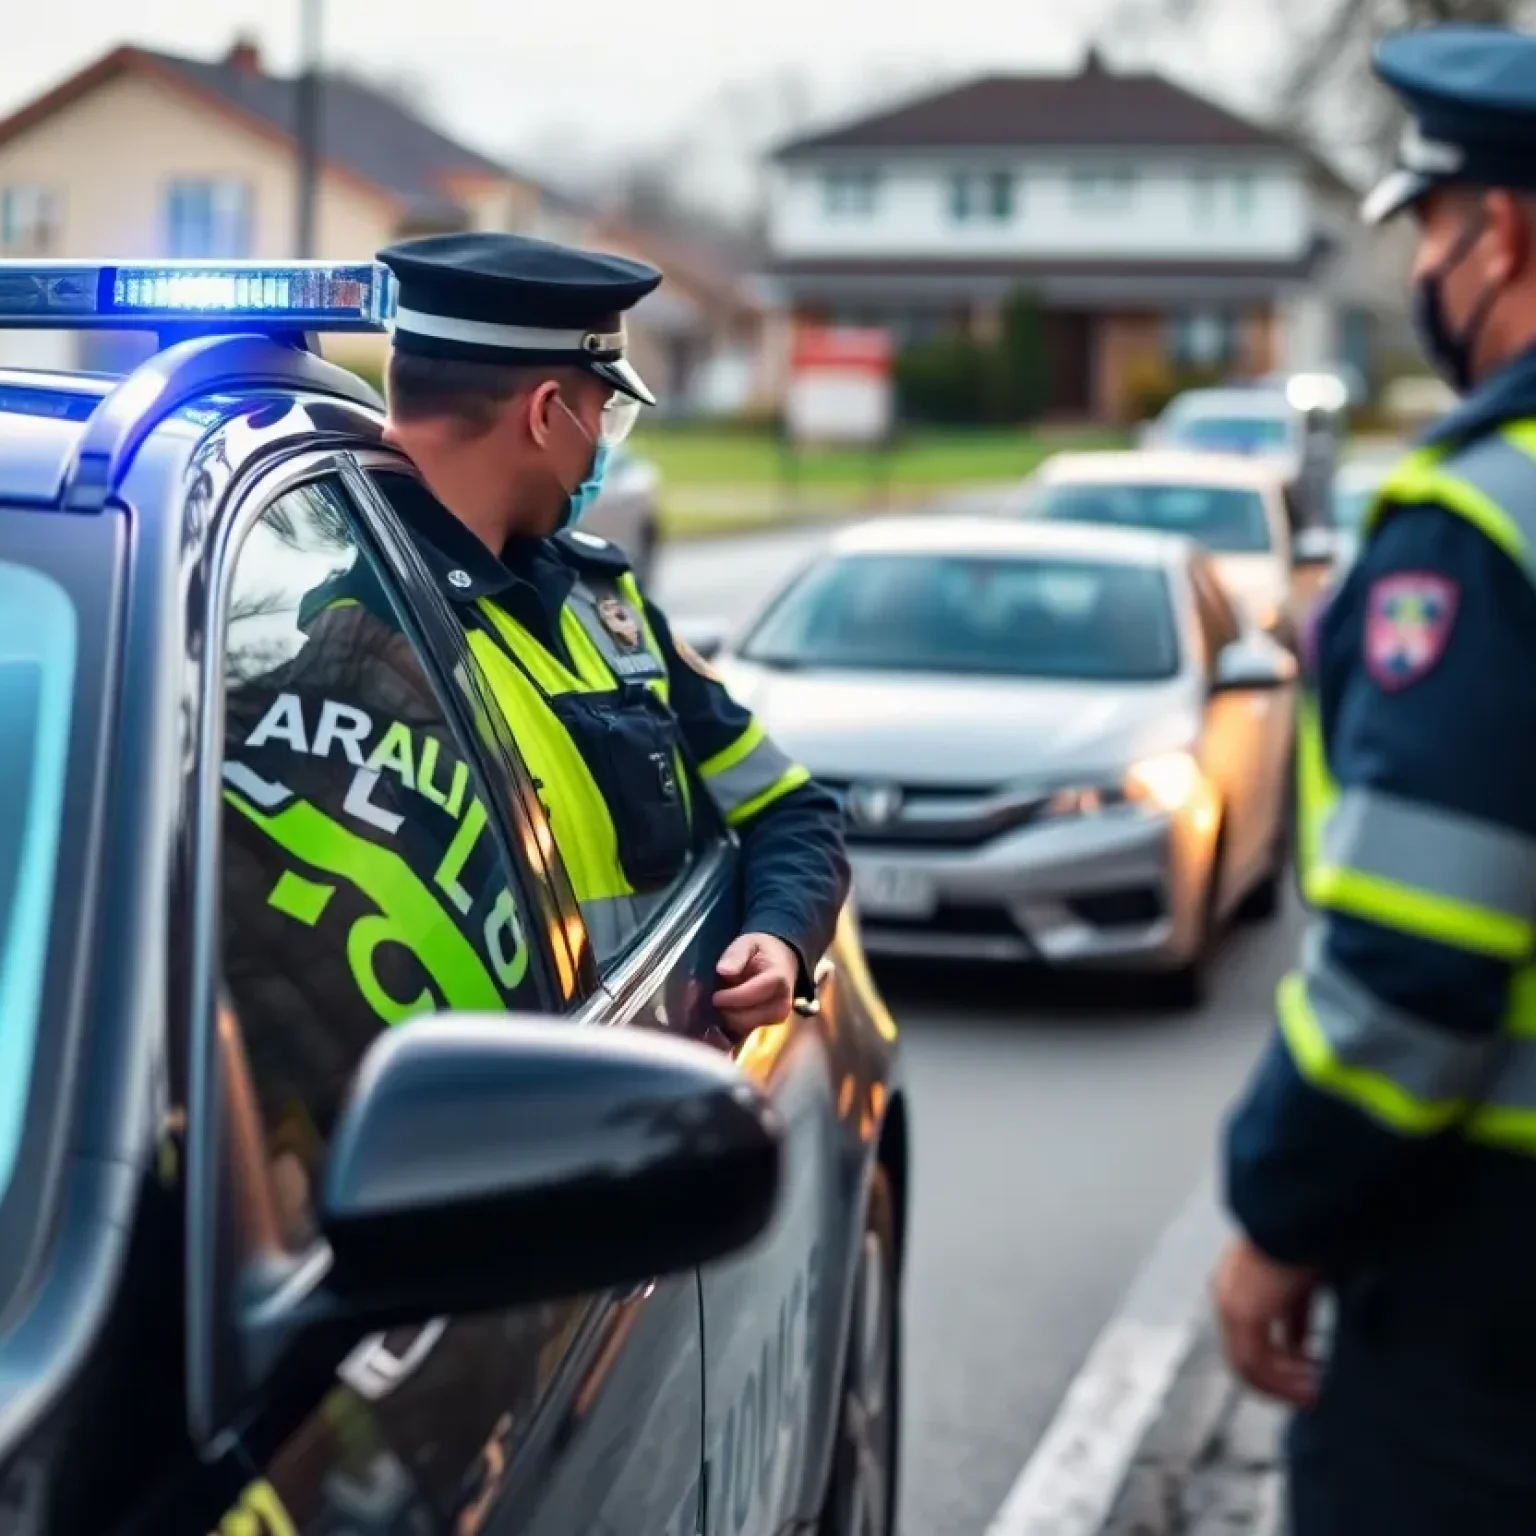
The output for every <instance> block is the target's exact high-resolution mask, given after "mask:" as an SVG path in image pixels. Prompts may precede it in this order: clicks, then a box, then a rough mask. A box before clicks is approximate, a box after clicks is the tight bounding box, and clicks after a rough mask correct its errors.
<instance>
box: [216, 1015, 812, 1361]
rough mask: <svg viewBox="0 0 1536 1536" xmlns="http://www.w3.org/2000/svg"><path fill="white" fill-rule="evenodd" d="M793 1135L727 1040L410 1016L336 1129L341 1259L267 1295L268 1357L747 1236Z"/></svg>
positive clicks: (570, 1289) (630, 1274)
mask: <svg viewBox="0 0 1536 1536" xmlns="http://www.w3.org/2000/svg"><path fill="white" fill-rule="evenodd" d="M781 1142H782V1130H781V1127H780V1124H779V1121H778V1118H777V1116H776V1114H775V1112H774V1111H773V1109H772V1107H771V1106H770V1105H769V1104H768V1102H767V1100H766V1099H764V1098H763V1097H762V1095H761V1094H759V1093H758V1091H757V1090H756V1089H755V1088H753V1087H752V1086H751V1085H750V1084H749V1083H748V1082H747V1081H746V1079H745V1078H743V1077H742V1076H741V1075H740V1074H739V1073H738V1071H737V1070H736V1068H735V1066H734V1064H733V1063H732V1062H731V1061H730V1060H729V1058H727V1057H726V1056H724V1055H722V1054H720V1053H718V1052H715V1051H713V1050H711V1049H709V1048H708V1047H706V1046H702V1045H698V1044H695V1043H692V1042H689V1041H683V1040H677V1039H673V1038H670V1037H668V1036H665V1035H660V1034H657V1033H654V1032H649V1031H643V1030H638V1029H636V1030H629V1029H613V1028H603V1027H600V1026H593V1025H588V1026H583V1025H578V1024H572V1023H568V1022H561V1021H555V1020H550V1021H532V1022H529V1021H525V1020H517V1019H512V1018H508V1017H506V1016H486V1017H478V1016H473V1015H451V1016H449V1015H444V1016H442V1017H439V1018H434V1019H425V1020H421V1021H419V1022H415V1023H410V1024H405V1025H401V1026H399V1027H397V1028H395V1029H393V1030H391V1031H389V1032H388V1033H387V1034H384V1035H382V1036H380V1038H379V1039H378V1040H377V1041H376V1042H375V1044H374V1046H373V1048H372V1049H371V1050H370V1051H369V1053H368V1055H367V1057H366V1058H365V1060H364V1062H363V1065H362V1068H361V1070H360V1072H359V1074H358V1077H357V1080H356V1083H355V1085H354V1087H353V1091H352V1096H351V1098H350V1100H349V1101H348V1103H347V1105H346V1108H345V1109H344V1110H343V1112H342V1115H341V1117H340V1120H339V1122H338V1124H337V1127H336V1130H335V1132H334V1134H333V1136H332V1139H331V1150H330V1154H329V1157H328V1159H327V1162H326V1166H325V1170H324V1178H323V1186H322V1190H321V1194H320V1201H319V1205H320V1210H319V1220H320V1228H321V1231H322V1233H323V1236H324V1239H325V1244H326V1246H327V1247H328V1250H329V1253H328V1263H326V1264H315V1263H308V1264H305V1263H303V1262H301V1264H300V1266H299V1267H298V1269H297V1270H296V1271H295V1272H293V1273H290V1274H289V1275H288V1276H287V1277H286V1278H285V1279H282V1281H281V1283H280V1284H277V1285H276V1286H275V1288H274V1289H273V1290H272V1291H271V1293H270V1294H268V1295H267V1296H266V1297H265V1298H264V1299H253V1302H252V1305H251V1307H250V1309H249V1310H248V1313H247V1327H246V1335H247V1336H246V1339H245V1345H246V1352H247V1357H248V1359H249V1360H251V1362H252V1363H253V1364H254V1365H257V1366H262V1365H264V1366H265V1367H266V1369H268V1370H272V1369H277V1370H281V1369H282V1367H283V1366H284V1365H285V1364H286V1365H288V1366H289V1367H290V1371H291V1372H292V1373H293V1374H295V1375H299V1376H312V1375H313V1374H314V1371H315V1369H316V1368H317V1367H321V1368H323V1362H329V1361H330V1360H331V1357H332V1356H335V1355H336V1354H337V1351H338V1349H339V1350H340V1351H342V1352H345V1350H347V1349H349V1348H350V1347H351V1346H352V1345H353V1344H355V1343H356V1341H357V1340H358V1339H359V1338H361V1337H362V1336H363V1335H365V1334H367V1333H372V1332H376V1331H380V1330H383V1329H388V1328H391V1327H396V1326H400V1325H403V1324H411V1323H421V1322H426V1321H428V1320H430V1319H432V1318H437V1317H449V1316H454V1315H458V1314H463V1313H473V1312H484V1311H492V1310H499V1309H502V1308H506V1307H513V1306H519V1305H525V1304H528V1303H532V1302H536V1301H548V1300H553V1299H555V1298H559V1297H565V1296H574V1295H579V1294H582V1293H584V1292H588V1291H601V1290H607V1289H610V1288H614V1287H620V1286H630V1285H636V1284H639V1283H641V1282H643V1281H646V1280H649V1279H653V1278H655V1277H656V1276H658V1275H667V1274H675V1273H679V1272H681V1271H684V1270H688V1269H691V1268H693V1267H695V1266H696V1265H700V1264H706V1263H709V1262H710V1261H712V1260H714V1259H718V1258H721V1257H723V1256H725V1255H727V1254H731V1253H735V1252H738V1251H739V1250H740V1249H742V1248H745V1247H746V1246H747V1245H749V1244H750V1243H751V1242H753V1241H754V1239H756V1238H757V1237H758V1236H760V1235H761V1234H762V1232H763V1231H764V1230H765V1229H766V1227H767V1226H768V1223H769V1222H770V1221H771V1220H772V1219H773V1216H774V1214H775V1211H776V1209H777V1204H778V1195H779V1181H780V1159H781ZM305 1274H309V1275H311V1277H312V1279H311V1283H310V1284H309V1285H308V1286H304V1285H302V1284H301V1283H299V1282H300V1277H301V1276H303V1275H305ZM275 1278H276V1277H275ZM338 1358H339V1356H338Z"/></svg>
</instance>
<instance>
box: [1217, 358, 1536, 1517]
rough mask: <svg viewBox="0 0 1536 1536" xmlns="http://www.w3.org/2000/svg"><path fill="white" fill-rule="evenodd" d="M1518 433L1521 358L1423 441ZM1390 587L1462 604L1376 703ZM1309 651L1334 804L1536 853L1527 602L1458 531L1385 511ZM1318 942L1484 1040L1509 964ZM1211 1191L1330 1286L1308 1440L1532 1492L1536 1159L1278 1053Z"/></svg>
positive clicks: (1496, 556)
mask: <svg viewBox="0 0 1536 1536" xmlns="http://www.w3.org/2000/svg"><path fill="white" fill-rule="evenodd" d="M1522 418H1536V351H1532V352H1530V353H1527V354H1525V355H1524V356H1523V357H1522V358H1520V359H1518V360H1516V361H1515V362H1514V363H1512V364H1511V365H1510V366H1509V367H1507V368H1506V369H1504V370H1503V371H1502V372H1501V373H1500V374H1499V375H1497V376H1496V377H1495V378H1493V379H1491V380H1490V381H1489V382H1488V383H1487V384H1486V385H1485V386H1484V387H1483V388H1482V389H1481V390H1479V391H1478V392H1476V393H1475V394H1474V395H1473V396H1471V397H1469V399H1468V400H1467V401H1466V402H1465V403H1464V404H1463V405H1462V406H1461V407H1460V408H1459V409H1458V410H1457V411H1455V412H1454V413H1453V414H1452V415H1451V416H1449V417H1447V418H1446V419H1445V420H1444V421H1443V422H1441V423H1440V424H1439V425H1438V426H1437V427H1436V428H1435V429H1434V430H1433V431H1432V432H1431V433H1429V434H1427V436H1426V439H1425V440H1426V441H1427V442H1436V443H1451V442H1456V443H1461V442H1468V441H1471V440H1474V439H1476V438H1478V437H1480V436H1482V435H1483V434H1485V433H1488V432H1490V431H1492V430H1494V429H1496V428H1497V427H1498V426H1499V425H1500V424H1502V423H1504V422H1506V421H1509V420H1513V419H1522ZM1398 573H1414V574H1419V573H1433V574H1435V575H1437V576H1441V577H1445V578H1448V579H1449V580H1450V581H1452V582H1454V583H1455V584H1456V587H1457V588H1458V589H1459V593H1460V601H1459V603H1458V605H1457V608H1456V613H1455V618H1454V622H1453V627H1452V628H1451V631H1450V633H1449V637H1448V639H1447V640H1446V642H1445V646H1444V650H1443V653H1442V654H1441V655H1440V656H1439V658H1438V660H1437V661H1436V662H1435V663H1434V665H1433V666H1432V667H1430V669H1429V670H1428V671H1427V672H1426V673H1425V674H1424V675H1423V676H1421V677H1418V678H1417V679H1416V680H1414V681H1412V682H1411V683H1410V684H1408V685H1407V686H1404V687H1400V688H1391V689H1387V688H1383V687H1380V686H1378V684H1377V683H1376V682H1375V681H1374V680H1373V678H1372V676H1371V675H1370V672H1369V671H1368V669H1367V668H1366V666H1365V664H1364V662H1363V659H1362V651H1363V646H1364V636H1365V623H1366V604H1367V597H1368V594H1369V593H1370V591H1371V589H1372V587H1373V586H1374V585H1375V583H1376V582H1378V581H1379V580H1380V579H1381V578H1382V577H1385V576H1390V575H1394V574H1398ZM1311 650H1312V655H1311V657H1310V658H1309V666H1310V669H1311V671H1312V673H1313V679H1314V682H1315V684H1316V687H1317V692H1318V699H1319V706H1320V710H1321V715H1322V727H1323V734H1324V737H1325V740H1326V741H1327V744H1328V755H1329V764H1330V767H1331V769H1332V771H1333V774H1334V777H1335V778H1336V779H1337V781H1338V782H1339V784H1340V786H1341V787H1344V788H1348V787H1349V786H1351V785H1356V786H1362V787H1366V788H1370V789H1373V790H1377V791H1381V792H1385V793H1388V794H1392V795H1398V796H1402V797H1404V798H1405V799H1410V800H1413V801H1417V802H1420V803H1423V804H1427V805H1431V806H1437V807H1441V808H1444V809H1445V810H1447V811H1452V812H1458V811H1459V812H1462V813H1465V814H1467V815H1472V816H1476V817H1477V818H1479V819H1480V820H1481V821H1483V822H1489V823H1494V824H1498V825H1501V826H1505V827H1508V828H1509V829H1511V831H1513V832H1516V833H1519V834H1523V835H1524V836H1526V837H1531V838H1536V591H1533V588H1532V585H1531V582H1530V580H1529V578H1528V577H1527V576H1526V575H1525V574H1523V573H1522V572H1521V571H1520V570H1519V569H1518V568H1517V566H1516V565H1515V563H1514V561H1513V560H1512V559H1511V558H1510V557H1509V556H1508V555H1506V554H1505V553H1503V552H1502V551H1501V550H1499V549H1498V548H1497V547H1495V545H1494V544H1493V543H1492V542H1491V541H1490V540H1489V539H1488V538H1486V537H1485V536H1484V535H1483V534H1482V533H1480V532H1479V531H1478V530H1477V529H1476V528H1474V527H1473V526H1472V525H1471V524H1470V523H1469V522H1468V521H1467V520H1466V519H1464V518H1463V517H1461V516H1459V515H1456V514H1455V513H1452V512H1450V511H1448V510H1446V509H1444V508H1442V507H1438V506H1434V505H1427V506H1415V507H1408V508H1403V509H1401V510H1396V511H1394V512H1393V513H1392V514H1391V515H1390V516H1389V517H1388V518H1387V520H1386V521H1385V523H1384V525H1383V526H1382V527H1381V528H1380V529H1379V530H1378V532H1377V533H1376V535H1375V536H1374V537H1373V538H1371V539H1370V540H1369V541H1368V542H1367V543H1366V545H1365V547H1364V550H1363V552H1362V554H1361V557H1360V559H1359V561H1358V562H1357V564H1356V566H1355V567H1354V569H1353V570H1352V571H1351V572H1350V573H1349V574H1348V576H1347V578H1346V579H1345V581H1344V582H1343V584H1342V586H1341V587H1340V589H1339V590H1338V592H1337V593H1336V594H1335V595H1334V597H1333V599H1332V600H1331V602H1329V604H1328V606H1327V608H1326V610H1325V612H1324V613H1323V615H1322V617H1321V620H1320V622H1319V624H1318V626H1317V629H1316V631H1315V637H1314V641H1313V644H1312V647H1311ZM1314 937H1315V939H1316V940H1317V941H1319V942H1321V944H1322V945H1323V947H1324V953H1325V955H1326V958H1327V959H1328V961H1330V962H1331V963H1332V965H1333V966H1334V967H1335V968H1336V969H1338V970H1340V971H1342V972H1345V973H1347V974H1348V975H1349V976H1350V977H1352V978H1354V979H1355V980H1357V981H1358V982H1359V983H1360V984H1361V985H1363V986H1364V987H1365V988H1366V989H1367V990H1368V991H1369V992H1370V993H1372V994H1374V996H1375V997H1376V998H1378V999H1380V1000H1381V1001H1382V1002H1384V1003H1386V1004H1388V1005H1396V1006H1398V1007H1400V1008H1401V1009H1402V1010H1403V1011H1404V1012H1406V1013H1410V1014H1412V1015H1413V1016H1415V1017H1416V1018H1418V1019H1420V1020H1422V1021H1424V1022H1425V1023H1427V1024H1429V1025H1431V1026H1434V1027H1438V1028H1440V1029H1443V1030H1446V1031H1450V1032H1454V1033H1462V1032H1465V1033H1468V1034H1475V1035H1485V1036H1486V1035H1492V1034H1494V1033H1496V1032H1498V1031H1499V1030H1500V1028H1501V1025H1502V1023H1503V1020H1504V1018H1505V1015H1506V1011H1507V1009H1508V1006H1509V992H1510V980H1511V976H1512V972H1513V967H1512V966H1511V965H1510V964H1509V963H1507V962H1505V961H1502V960H1498V959H1493V958H1489V957H1487V956H1482V955H1477V954H1472V953H1469V952H1467V951H1463V950H1460V949H1453V948H1450V947H1448V946H1445V945H1442V944H1439V943H1436V942H1433V941H1431V940H1428V939H1425V938H1419V937H1414V936H1411V935H1408V934H1405V933H1402V932H1399V931H1396V930H1391V929H1388V928H1385V927H1381V926H1378V925H1376V924H1374V923H1371V922H1367V921H1364V920H1360V919H1357V918H1352V917H1347V916H1343V915H1340V914H1337V913H1332V912H1330V913H1327V914H1325V915H1323V916H1322V917H1321V919H1320V931H1319V932H1318V933H1317V934H1316V935H1315V936H1314ZM1226 1187H1227V1197H1228V1201H1229V1204H1230V1207H1231V1210H1232V1212H1233V1213H1234V1215H1235V1216H1236V1218H1237V1220H1238V1222H1239V1223H1240V1224H1241V1226H1242V1227H1243V1228H1244V1230H1245V1231H1246V1232H1247V1233H1248V1235H1249V1236H1250V1237H1251V1239H1252V1240H1253V1241H1254V1242H1255V1243H1256V1244H1257V1245H1258V1246H1259V1247H1260V1248H1261V1249H1263V1250H1264V1251H1265V1252H1267V1253H1268V1254H1270V1255H1271V1256H1272V1257H1274V1258H1276V1259H1279V1260H1282V1261H1285V1262H1289V1263H1295V1264H1306V1265H1316V1266H1320V1267H1322V1268H1323V1269H1324V1270H1325V1271H1326V1272H1327V1274H1328V1275H1329V1277H1330V1279H1331V1280H1332V1281H1333V1282H1334V1283H1335V1285H1336V1287H1337V1290H1338V1294H1339V1301H1340V1313H1339V1329H1338V1337H1337V1339H1336V1341H1335V1348H1334V1357H1333V1361H1332V1365H1331V1367H1330V1373H1329V1377H1328V1388H1327V1390H1326V1391H1325V1395H1324V1404H1323V1408H1322V1409H1321V1410H1320V1411H1319V1414H1318V1415H1317V1418H1318V1419H1319V1420H1320V1421H1329V1422H1331V1423H1332V1424H1333V1427H1334V1428H1335V1429H1338V1430H1341V1431H1343V1432H1346V1433H1347V1432H1348V1424H1349V1423H1350V1422H1356V1421H1357V1422H1362V1423H1369V1424H1373V1425H1374V1424H1379V1423H1380V1422H1381V1421H1382V1420H1384V1419H1392V1420H1395V1421H1397V1422H1398V1423H1399V1425H1400V1427H1401V1428H1402V1430H1403V1433H1404V1435H1405V1436H1406V1437H1408V1438H1410V1439H1412V1438H1419V1439H1421V1440H1422V1441H1423V1443H1424V1446H1425V1447H1426V1448H1427V1447H1428V1445H1429V1444H1430V1443H1431V1442H1433V1443H1434V1444H1435V1445H1436V1448H1437V1454H1438V1453H1439V1452H1441V1451H1446V1452H1447V1454H1450V1455H1452V1456H1453V1458H1454V1459H1455V1461H1456V1462H1457V1464H1458V1465H1460V1466H1462V1467H1464V1468H1466V1469H1468V1470H1471V1469H1472V1468H1473V1466H1474V1463H1475V1464H1476V1465H1477V1466H1478V1467H1480V1468H1481V1469H1482V1470H1483V1471H1485V1472H1487V1473H1488V1475H1490V1476H1497V1477H1500V1478H1504V1479H1509V1478H1515V1479H1517V1480H1522V1481H1523V1480H1529V1482H1530V1483H1531V1484H1532V1485H1536V1159H1528V1158H1526V1157H1523V1156H1519V1155H1516V1154H1514V1153H1512V1152H1506V1151H1500V1150H1493V1149H1489V1148H1486V1147H1483V1146H1480V1145H1473V1144H1471V1143H1469V1142H1467V1141H1464V1140H1463V1139H1461V1138H1460V1137H1458V1136H1457V1135H1456V1134H1455V1133H1454V1132H1448V1133H1446V1134H1443V1135H1437V1136H1413V1137H1408V1136H1400V1135H1398V1134H1396V1133H1395V1132H1394V1131H1393V1130H1391V1129H1389V1128H1387V1127H1386V1126H1384V1125H1383V1124H1380V1123H1378V1122H1377V1121H1375V1120H1373V1119H1372V1118H1370V1117H1369V1116H1368V1115H1367V1114H1366V1113H1364V1112H1363V1111H1362V1110H1360V1109H1358V1108H1356V1107H1355V1106H1354V1105H1352V1104H1351V1103H1348V1102H1346V1101H1345V1100H1344V1099H1342V1098H1337V1097H1334V1096H1332V1095H1330V1094H1328V1093H1326V1092H1324V1091H1321V1090H1320V1089H1318V1088H1315V1087H1313V1086H1312V1085H1311V1084H1309V1083H1308V1082H1307V1081H1305V1080H1304V1079H1303V1078H1302V1076H1301V1075H1300V1073H1299V1072H1298V1070H1297V1068H1296V1067H1295V1065H1294V1064H1293V1062H1292V1059H1291V1056H1290V1054H1289V1052H1288V1050H1287V1048H1286V1046H1285V1045H1284V1043H1283V1041H1282V1040H1281V1039H1280V1037H1279V1036H1278V1034H1277V1035H1276V1037H1275V1039H1274V1040H1273V1041H1272V1042H1271V1044H1270V1047H1269V1049H1268V1051H1267V1052H1266V1054H1265V1056H1264V1058H1263V1060H1262V1061H1261V1063H1260V1065H1259V1067H1258V1069H1257V1071H1256V1072H1255V1074H1254V1076H1253V1078H1252V1080H1251V1082H1250V1084H1249V1086H1248V1089H1247V1091H1246V1094H1245V1096H1244V1098H1243V1100H1242V1101H1241V1103H1240V1104H1239V1106H1238V1108H1237V1110H1236V1111H1235V1113H1234V1115H1233V1116H1232V1118H1231V1121H1230V1123H1229V1126H1228V1128H1227V1134H1226ZM1362 1412H1363V1413H1364V1415H1365V1417H1364V1418H1360V1417H1359V1415H1360V1414H1361V1413H1362ZM1430 1424H1433V1426H1434V1429H1433V1432H1432V1433H1428V1434H1426V1433H1423V1432H1424V1431H1425V1430H1426V1427H1427V1426H1429V1425H1430ZM1448 1447H1450V1448H1452V1449H1450V1450H1447V1448H1448ZM1531 1528H1532V1529H1536V1517H1533V1522H1532V1527H1531Z"/></svg>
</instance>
